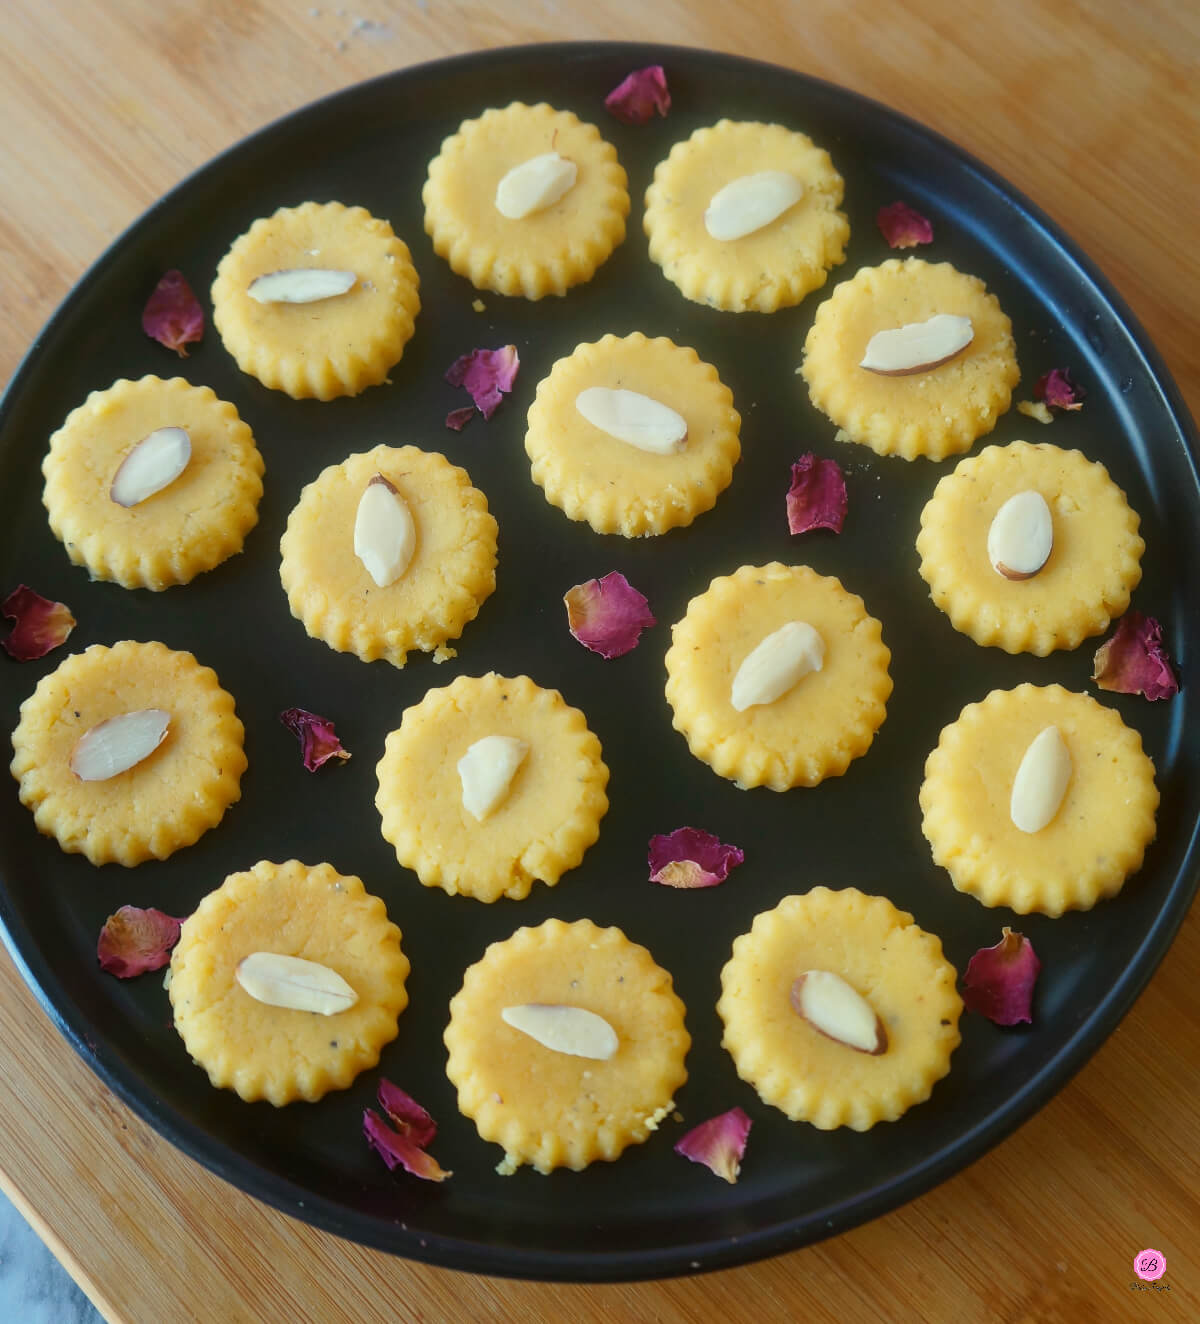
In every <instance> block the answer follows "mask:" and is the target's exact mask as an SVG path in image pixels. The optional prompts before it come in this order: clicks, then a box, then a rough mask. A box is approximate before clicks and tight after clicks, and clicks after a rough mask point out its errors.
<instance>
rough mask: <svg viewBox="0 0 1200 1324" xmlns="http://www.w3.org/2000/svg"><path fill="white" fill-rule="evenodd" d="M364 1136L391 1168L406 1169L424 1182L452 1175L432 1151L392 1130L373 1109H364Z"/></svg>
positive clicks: (443, 1178)
mask: <svg viewBox="0 0 1200 1324" xmlns="http://www.w3.org/2000/svg"><path fill="white" fill-rule="evenodd" d="M363 1135H364V1136H366V1138H367V1141H368V1143H369V1144H370V1145H371V1148H372V1149H374V1150H375V1152H376V1153H377V1154H378V1155H379V1157H380V1158H381V1159H383V1161H384V1162H385V1163H386V1164H387V1165H388V1167H389V1168H393V1169H394V1168H403V1169H404V1170H405V1172H411V1173H412V1175H413V1176H414V1177H420V1178H421V1179H422V1180H423V1181H445V1180H446V1178H447V1177H450V1176H453V1173H449V1172H447V1171H446V1170H445V1169H444V1168H443V1167H442V1166H441V1165H440V1164H439V1163H438V1161H437V1159H435V1158H434V1157H433V1155H432V1154H426V1153H425V1151H424V1150H423V1149H422V1148H421V1147H420V1145H417V1144H415V1143H414V1142H413V1141H412V1140H411V1139H410V1138H409V1137H408V1136H405V1135H401V1134H400V1132H399V1131H393V1130H392V1128H391V1127H390V1126H388V1124H387V1123H386V1122H385V1121H384V1120H383V1118H382V1117H380V1116H379V1114H378V1113H377V1112H376V1111H375V1110H374V1109H373V1108H364V1109H363Z"/></svg>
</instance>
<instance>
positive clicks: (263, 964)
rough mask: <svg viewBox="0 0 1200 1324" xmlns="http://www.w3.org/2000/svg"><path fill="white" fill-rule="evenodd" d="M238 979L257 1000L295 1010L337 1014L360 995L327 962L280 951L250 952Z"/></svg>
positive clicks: (239, 969)
mask: <svg viewBox="0 0 1200 1324" xmlns="http://www.w3.org/2000/svg"><path fill="white" fill-rule="evenodd" d="M235 975H236V977H237V982H238V983H239V984H241V986H242V987H243V988H244V989H245V990H246V992H247V993H249V994H250V996H251V997H252V998H253V999H254V1000H255V1001H256V1002H265V1003H266V1004H267V1005H268V1006H269V1007H287V1008H289V1009H290V1010H292V1011H315V1012H316V1013H317V1014H318V1015H320V1016H335V1015H337V1013H338V1012H339V1011H346V1010H347V1009H348V1008H350V1007H353V1006H354V1004H355V1003H356V1002H357V1001H358V994H357V993H356V992H355V991H354V990H353V989H352V988H351V987H350V985H349V984H347V983H346V981H345V980H344V979H343V978H342V977H341V975H339V974H338V972H337V971H336V970H330V968H329V967H328V966H327V965H318V963H317V962H316V961H305V960H304V959H303V958H302V957H299V956H283V955H281V954H280V953H279V952H251V953H250V955H249V956H246V957H243V958H242V960H241V961H239V962H238V967H237V970H236V971H235Z"/></svg>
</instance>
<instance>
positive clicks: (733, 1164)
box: [675, 1108, 750, 1185]
mask: <svg viewBox="0 0 1200 1324" xmlns="http://www.w3.org/2000/svg"><path fill="white" fill-rule="evenodd" d="M749 1134H750V1118H749V1117H747V1116H746V1114H745V1113H744V1112H743V1111H742V1110H741V1109H740V1108H731V1109H730V1110H729V1111H728V1112H727V1113H721V1114H720V1116H718V1117H710V1118H709V1119H708V1121H707V1122H701V1123H700V1125H699V1126H694V1127H693V1128H692V1129H691V1130H690V1131H689V1132H688V1133H687V1135H685V1136H683V1137H682V1139H680V1140H679V1141H677V1142H676V1145H675V1152H676V1154H682V1155H683V1157H684V1158H686V1159H691V1161H692V1162H693V1163H703V1164H704V1166H705V1167H706V1168H708V1169H709V1171H711V1172H715V1173H716V1174H717V1176H718V1177H721V1178H723V1179H724V1180H725V1181H727V1182H729V1183H730V1185H732V1184H733V1183H734V1182H736V1181H737V1179H738V1173H739V1172H740V1171H741V1167H742V1157H743V1155H744V1154H745V1153H746V1137H747V1136H748V1135H749Z"/></svg>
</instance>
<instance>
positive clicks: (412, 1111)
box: [379, 1079, 437, 1149]
mask: <svg viewBox="0 0 1200 1324" xmlns="http://www.w3.org/2000/svg"><path fill="white" fill-rule="evenodd" d="M379 1106H380V1107H381V1108H382V1109H383V1111H384V1112H385V1113H387V1115H388V1117H389V1119H390V1120H391V1123H392V1125H393V1126H394V1127H395V1128H396V1130H397V1131H399V1132H400V1134H401V1135H404V1136H407V1137H408V1138H409V1139H410V1140H411V1141H412V1142H413V1144H414V1145H417V1146H419V1147H420V1148H421V1149H424V1148H425V1146H426V1145H428V1144H429V1143H430V1142H431V1141H432V1140H433V1138H434V1137H435V1136H436V1135H437V1123H436V1122H435V1121H434V1120H433V1118H432V1117H431V1116H430V1115H429V1113H427V1112H426V1111H425V1109H424V1108H422V1107H421V1105H420V1104H419V1103H418V1102H417V1101H416V1099H414V1098H413V1096H412V1095H411V1094H406V1093H405V1092H404V1090H402V1089H401V1088H400V1086H399V1085H393V1084H392V1082H391V1081H390V1080H384V1079H381V1080H380V1082H379Z"/></svg>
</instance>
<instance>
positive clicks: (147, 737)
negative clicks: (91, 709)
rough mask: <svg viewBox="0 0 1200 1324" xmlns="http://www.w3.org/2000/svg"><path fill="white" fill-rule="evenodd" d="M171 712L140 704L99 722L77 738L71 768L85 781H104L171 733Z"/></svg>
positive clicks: (139, 758)
mask: <svg viewBox="0 0 1200 1324" xmlns="http://www.w3.org/2000/svg"><path fill="white" fill-rule="evenodd" d="M170 724H171V714H170V713H168V712H164V711H163V709H161V708H139V709H138V710H137V711H136V712H132V713H121V714H120V715H119V716H118V717H110V718H108V720H107V721H104V722H98V723H97V724H96V725H95V726H93V727H92V728H91V729H90V730H88V731H85V732H84V733H83V735H81V736H80V737H79V739H78V740H77V741H76V742H75V748H74V749H73V750H72V751H71V758H70V766H71V771H72V772H73V773H74V774H75V776H76V777H78V778H79V780H80V781H83V782H103V781H107V780H108V779H109V778H110V777H115V776H116V775H117V773H119V772H125V771H126V770H127V769H129V768H132V767H134V766H135V765H136V764H138V763H140V762H141V761H142V760H143V759H144V758H146V757H147V756H148V755H150V754H153V753H154V751H155V750H156V749H157V748H158V747H159V745H161V744H162V742H163V741H164V740H165V739H166V737H167V727H168V726H170Z"/></svg>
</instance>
